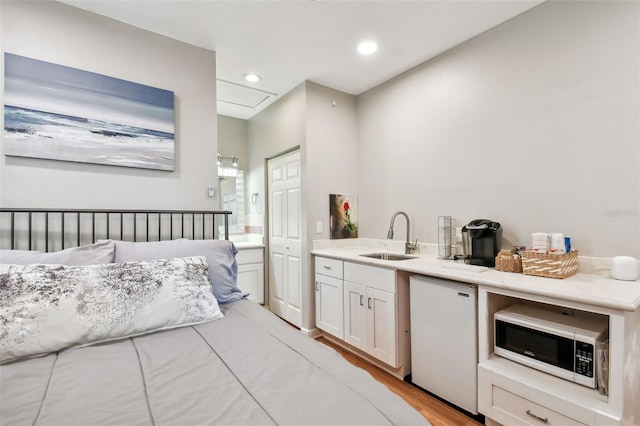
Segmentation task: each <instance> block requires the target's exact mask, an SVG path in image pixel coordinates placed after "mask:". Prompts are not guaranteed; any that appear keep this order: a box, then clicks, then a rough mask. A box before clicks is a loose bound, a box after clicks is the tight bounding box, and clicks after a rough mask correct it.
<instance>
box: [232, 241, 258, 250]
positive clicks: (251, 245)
mask: <svg viewBox="0 0 640 426" xmlns="http://www.w3.org/2000/svg"><path fill="white" fill-rule="evenodd" d="M233 244H234V245H235V246H236V248H237V249H238V250H247V249H257V248H259V249H263V248H264V244H262V243H255V242H252V241H234V242H233Z"/></svg>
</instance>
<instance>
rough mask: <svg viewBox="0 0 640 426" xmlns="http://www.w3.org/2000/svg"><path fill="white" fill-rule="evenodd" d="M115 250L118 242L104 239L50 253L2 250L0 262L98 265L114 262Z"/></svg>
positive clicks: (13, 263) (0, 251)
mask: <svg viewBox="0 0 640 426" xmlns="http://www.w3.org/2000/svg"><path fill="white" fill-rule="evenodd" d="M115 251H116V244H115V242H113V241H112V240H102V241H98V242H97V243H93V244H87V245H85V246H80V247H71V248H68V249H64V250H60V251H53V252H49V253H43V252H41V251H32V250H0V263H8V264H12V265H27V264H29V263H46V264H60V265H75V266H79V265H97V264H99V263H112V262H113V257H114V256H115Z"/></svg>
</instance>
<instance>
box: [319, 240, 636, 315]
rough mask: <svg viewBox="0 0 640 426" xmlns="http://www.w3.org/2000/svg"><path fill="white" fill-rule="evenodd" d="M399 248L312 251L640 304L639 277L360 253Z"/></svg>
mask: <svg viewBox="0 0 640 426" xmlns="http://www.w3.org/2000/svg"><path fill="white" fill-rule="evenodd" d="M314 247H317V245H316V246H314ZM396 249H397V246H395V247H393V249H392V250H387V249H381V248H380V247H363V246H360V245H358V246H346V247H322V248H316V249H314V250H312V251H311V254H313V255H316V256H323V257H329V258H333V259H340V260H347V261H353V262H358V263H362V264H369V265H372V266H380V267H385V268H390V269H395V270H399V271H407V272H411V273H415V274H421V275H428V276H433V277H439V278H445V279H449V280H455V281H462V282H467V283H470V284H478V285H485V286H491V287H498V288H502V289H509V290H514V291H519V292H524V293H530V294H536V295H541V296H547V297H554V298H556V299H564V300H570V301H575V302H580V303H586V304H589V305H594V306H601V307H607V308H612V309H618V310H625V311H635V310H636V309H638V307H639V306H640V282H639V281H617V280H614V279H611V278H608V277H607V276H602V275H597V274H587V273H582V272H578V273H577V274H576V275H573V276H571V277H568V278H564V279H554V278H544V277H536V276H531V275H524V274H519V273H511V272H501V271H496V270H495V269H494V268H487V267H482V266H473V265H466V264H464V263H463V262H462V261H455V260H442V259H438V258H437V256H435V255H433V254H416V255H414V256H416V258H414V259H407V260H395V261H388V260H379V259H373V258H368V257H363V256H361V254H366V253H380V252H390V253H391V252H393V253H402V250H401V249H400V250H396Z"/></svg>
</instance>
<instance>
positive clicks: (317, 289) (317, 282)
mask: <svg viewBox="0 0 640 426" xmlns="http://www.w3.org/2000/svg"><path fill="white" fill-rule="evenodd" d="M316 291H318V281H316Z"/></svg>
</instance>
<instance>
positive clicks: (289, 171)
mask: <svg viewBox="0 0 640 426" xmlns="http://www.w3.org/2000/svg"><path fill="white" fill-rule="evenodd" d="M268 173H269V180H268V185H269V262H270V264H269V265H270V268H269V269H270V271H271V272H270V274H269V308H270V309H271V311H273V312H274V313H275V314H276V315H278V316H280V317H282V318H284V319H285V320H287V321H289V322H290V323H292V324H294V325H296V326H298V327H300V326H301V325H302V308H301V306H302V262H303V257H302V240H301V230H302V228H301V209H302V208H301V202H302V200H301V197H300V151H295V152H293V153H290V154H285V155H283V156H281V157H278V158H274V159H272V160H269V162H268Z"/></svg>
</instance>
